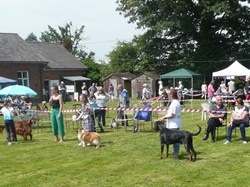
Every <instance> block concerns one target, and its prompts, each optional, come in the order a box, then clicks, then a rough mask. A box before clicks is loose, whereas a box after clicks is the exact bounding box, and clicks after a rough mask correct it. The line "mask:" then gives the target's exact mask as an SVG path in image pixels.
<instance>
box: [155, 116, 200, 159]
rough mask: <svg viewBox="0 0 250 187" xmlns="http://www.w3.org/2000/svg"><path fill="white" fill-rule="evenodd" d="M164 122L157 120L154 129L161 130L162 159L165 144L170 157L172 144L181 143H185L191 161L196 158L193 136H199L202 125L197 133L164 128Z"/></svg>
mask: <svg viewBox="0 0 250 187" xmlns="http://www.w3.org/2000/svg"><path fill="white" fill-rule="evenodd" d="M162 125H163V122H161V121H156V122H155V123H154V130H156V131H160V141H161V159H162V154H163V150H164V144H166V147H167V157H168V149H169V145H170V144H174V143H181V144H184V147H185V149H186V151H187V152H188V154H189V161H192V160H193V156H194V161H195V160H196V155H197V154H196V152H195V150H194V147H193V136H197V135H198V134H200V132H201V127H200V126H198V125H197V126H198V127H199V131H198V132H197V133H190V132H188V131H175V130H171V129H168V128H163V126H162Z"/></svg>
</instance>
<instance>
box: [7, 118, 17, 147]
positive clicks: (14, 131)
mask: <svg viewBox="0 0 250 187" xmlns="http://www.w3.org/2000/svg"><path fill="white" fill-rule="evenodd" d="M9 124H10V128H11V132H12V134H13V138H14V141H15V142H17V137H16V128H15V124H14V121H13V120H10V121H9Z"/></svg>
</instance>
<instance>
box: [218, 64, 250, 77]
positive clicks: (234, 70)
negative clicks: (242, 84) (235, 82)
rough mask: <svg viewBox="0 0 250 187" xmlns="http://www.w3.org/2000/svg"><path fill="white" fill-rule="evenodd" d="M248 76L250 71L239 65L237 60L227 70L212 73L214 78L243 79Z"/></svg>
mask: <svg viewBox="0 0 250 187" xmlns="http://www.w3.org/2000/svg"><path fill="white" fill-rule="evenodd" d="M243 76H250V70H249V69H247V68H246V67H245V66H243V65H242V64H240V63H239V62H238V61H237V60H236V61H235V62H234V63H232V64H231V65H230V66H228V67H227V68H225V69H223V70H220V71H216V72H213V78H214V77H224V78H226V77H243Z"/></svg>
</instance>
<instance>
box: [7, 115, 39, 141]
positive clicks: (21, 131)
mask: <svg viewBox="0 0 250 187" xmlns="http://www.w3.org/2000/svg"><path fill="white" fill-rule="evenodd" d="M14 123H15V128H16V134H18V135H21V136H23V138H24V140H27V136H30V140H32V127H31V125H32V124H35V123H36V119H35V118H30V119H28V120H23V121H14ZM11 137H12V139H13V138H14V137H13V134H12V133H11Z"/></svg>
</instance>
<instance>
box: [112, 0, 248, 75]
mask: <svg viewBox="0 0 250 187" xmlns="http://www.w3.org/2000/svg"><path fill="white" fill-rule="evenodd" d="M241 2H242V1H239V0H234V1H232V0H224V1H220V0H203V1H201V0H187V1H177V0H173V1H167V0H155V1H153V0H117V3H118V8H117V10H118V11H119V12H120V13H121V14H123V15H124V16H125V17H126V18H128V19H129V22H131V23H136V24H137V26H138V28H140V29H144V31H145V32H144V34H143V35H142V36H140V37H138V38H137V39H136V42H137V44H138V46H140V47H139V49H140V53H141V54H143V55H144V59H145V60H146V61H148V63H149V64H151V65H152V66H153V67H155V69H158V70H161V71H166V70H171V69H176V67H187V68H190V69H193V70H197V71H199V72H202V73H204V74H209V75H210V74H211V72H212V71H213V70H215V68H217V69H218V68H222V67H224V66H226V65H228V64H229V62H228V60H229V59H239V58H245V59H250V53H249V50H250V46H249V42H250V19H249V17H250V8H249V6H243V5H242V3H241ZM248 2H249V1H248ZM144 62H145V61H144Z"/></svg>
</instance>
